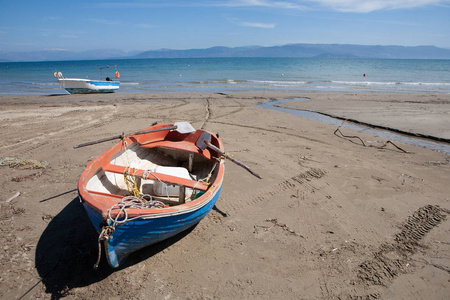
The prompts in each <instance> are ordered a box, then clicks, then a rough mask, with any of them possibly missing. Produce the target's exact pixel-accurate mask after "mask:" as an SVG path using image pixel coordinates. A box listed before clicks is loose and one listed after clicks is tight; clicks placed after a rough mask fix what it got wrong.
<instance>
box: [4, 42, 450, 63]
mask: <svg viewBox="0 0 450 300" xmlns="http://www.w3.org/2000/svg"><path fill="white" fill-rule="evenodd" d="M207 57H299V58H310V57H320V58H385V59H450V49H445V48H438V47H435V46H415V47H406V46H370V45H344V44H289V45H283V46H272V47H261V46H247V47H219V46H217V47H211V48H205V49H187V50H172V49H159V50H150V51H145V52H138V51H132V52H125V51H122V50H117V49H102V50H92V51H84V52H73V51H65V50H44V51H34V52H8V53H7V52H1V51H0V61H58V60H89V59H125V58H128V59H137V58H207Z"/></svg>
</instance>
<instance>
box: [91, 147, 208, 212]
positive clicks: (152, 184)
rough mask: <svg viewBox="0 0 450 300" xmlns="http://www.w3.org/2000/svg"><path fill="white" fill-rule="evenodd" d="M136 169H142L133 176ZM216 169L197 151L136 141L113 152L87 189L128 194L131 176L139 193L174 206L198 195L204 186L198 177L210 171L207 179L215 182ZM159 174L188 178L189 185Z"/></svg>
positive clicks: (201, 177)
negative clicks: (160, 176)
mask: <svg viewBox="0 0 450 300" xmlns="http://www.w3.org/2000/svg"><path fill="white" fill-rule="evenodd" d="M118 170H121V171H118ZM133 170H134V172H135V174H133ZM136 170H139V171H141V172H140V175H137V176H135V175H136V174H137V172H136ZM142 170H144V172H143V175H142ZM215 170H216V161H211V160H209V159H207V158H205V157H203V156H202V155H200V154H197V153H191V152H189V151H184V150H179V149H171V148H166V147H141V145H139V144H138V143H136V142H135V143H132V144H131V145H128V146H127V147H126V148H125V149H123V150H121V151H120V152H118V153H117V154H116V155H114V156H113V158H112V159H111V161H110V166H105V167H103V168H100V169H99V170H98V171H97V172H96V174H95V175H94V176H93V177H92V178H91V179H90V180H89V182H88V184H87V189H88V191H90V192H94V193H96V192H97V193H103V194H111V195H117V196H122V197H124V196H128V195H130V191H129V186H127V180H128V181H129V179H130V177H131V178H133V180H134V181H135V182H136V186H137V187H138V189H139V191H140V193H141V194H146V195H150V196H151V197H152V199H153V200H158V201H161V202H163V203H164V204H166V205H177V204H181V203H185V202H189V201H192V200H193V199H195V198H196V197H198V196H199V195H200V194H201V189H200V186H203V189H204V187H205V184H202V183H201V180H202V179H205V178H207V177H208V175H209V174H210V173H211V172H212V174H211V178H209V181H210V182H212V181H214V179H215V176H216V175H215V173H216V172H214V171H215ZM127 174H128V175H127ZM158 174H165V175H170V176H173V177H176V178H182V179H188V180H189V181H191V183H192V184H191V185H190V186H189V187H188V186H187V185H184V186H183V185H182V184H181V185H180V184H177V182H173V181H171V182H170V183H168V182H167V181H166V182H162V181H161V180H160V179H159V178H158ZM193 181H195V182H196V183H194V182H193ZM188 185H189V184H188ZM197 193H199V194H197ZM119 200H120V199H119V198H118V201H119Z"/></svg>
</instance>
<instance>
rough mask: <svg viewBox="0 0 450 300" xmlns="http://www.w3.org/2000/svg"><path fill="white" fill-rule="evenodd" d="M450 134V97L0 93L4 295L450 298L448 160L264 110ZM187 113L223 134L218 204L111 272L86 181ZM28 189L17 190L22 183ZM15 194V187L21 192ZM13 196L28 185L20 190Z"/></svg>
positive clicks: (0, 277)
mask: <svg viewBox="0 0 450 300" xmlns="http://www.w3.org/2000/svg"><path fill="white" fill-rule="evenodd" d="M305 96H306V97H309V98H310V99H311V100H310V101H307V102H302V103H300V102H295V103H291V104H286V105H289V106H293V107H294V108H297V109H299V108H301V109H308V110H313V111H321V112H324V113H328V114H332V115H337V116H340V117H343V118H351V119H356V120H358V121H361V122H366V123H373V124H377V125H382V126H386V127H391V128H397V129H401V130H404V131H412V132H417V133H423V134H427V135H433V136H437V137H442V138H447V139H448V138H449V134H450V133H449V111H450V96H449V95H398V94H396V95H389V94H382V95H376V94H362V95H345V94H310V95H306V94H296V95H289V94H272V95H271V94H267V93H266V94H231V95H223V94H110V95H54V96H13V95H3V96H0V104H1V105H0V120H1V123H0V126H1V127H0V136H1V145H0V153H1V154H0V159H3V158H5V157H18V158H23V159H28V160H37V161H41V162H47V163H48V166H47V167H46V168H45V169H20V168H12V167H9V166H7V165H6V166H0V172H1V181H0V183H1V190H0V201H1V214H0V237H1V241H2V244H1V246H0V249H1V252H0V264H1V270H0V298H1V299H18V298H20V297H23V299H50V298H52V299H57V298H59V297H67V298H68V299H93V298H95V299H331V298H343V299H370V298H379V299H424V298H428V299H445V298H447V297H448V295H450V234H449V233H450V222H449V220H448V218H449V216H448V215H449V213H450V211H449V209H450V201H449V198H450V185H449V183H450V167H449V163H450V157H449V156H448V155H446V154H443V153H440V152H436V151H432V150H427V149H423V148H419V147H414V146H410V145H405V144H401V143H395V145H397V146H399V147H400V148H401V149H403V150H405V151H407V153H405V152H402V151H400V150H399V149H397V148H396V147H394V146H393V145H392V144H387V145H386V146H385V147H382V146H383V145H384V144H385V142H386V141H385V140H383V139H381V138H376V137H374V136H371V135H368V134H366V133H359V132H353V131H351V130H348V129H347V130H345V133H346V134H347V135H357V136H358V137H360V138H361V139H362V140H363V141H364V140H365V141H367V140H371V141H375V142H377V143H376V144H372V145H378V147H364V146H362V145H361V143H359V142H358V141H355V139H350V140H349V139H346V138H342V137H339V136H337V135H335V134H334V132H335V130H336V126H333V125H328V124H323V123H320V122H317V121H313V120H308V119H304V118H299V117H296V116H294V115H290V114H286V113H282V112H278V111H274V110H268V109H263V108H260V107H257V106H256V104H258V103H262V102H265V101H267V100H269V99H281V98H286V97H305ZM155 121H158V122H174V121H189V122H191V124H192V125H193V126H194V127H196V128H204V129H206V130H210V131H214V132H219V133H220V136H221V137H222V140H223V142H224V145H225V150H226V151H227V152H229V153H231V154H233V155H234V158H236V159H238V160H240V161H242V162H244V163H245V164H246V165H248V166H249V167H250V168H252V169H253V170H254V171H255V172H257V173H259V174H260V175H261V176H262V177H263V179H262V180H259V179H257V178H255V177H253V176H252V175H251V174H250V173H248V172H246V171H245V170H244V169H242V168H240V167H238V166H237V165H235V164H233V163H231V162H230V161H228V162H227V164H226V173H225V181H224V185H223V189H222V194H221V196H220V198H219V201H218V202H217V204H216V207H215V208H214V210H213V211H211V213H210V214H209V215H208V216H207V217H206V218H205V219H203V220H202V221H201V222H200V223H199V224H198V225H197V226H195V227H194V228H192V229H191V230H189V231H188V232H186V233H184V234H182V235H179V236H176V237H174V238H172V239H169V240H167V241H164V242H162V243H160V244H157V245H154V246H151V247H148V248H146V249H143V250H141V251H139V252H137V253H135V254H133V255H132V256H131V257H129V259H128V260H127V263H126V264H125V266H124V267H123V268H121V269H118V270H112V269H110V268H109V267H108V266H107V265H106V264H105V260H102V263H101V265H100V268H99V270H97V271H94V270H93V269H92V266H93V264H94V263H95V261H96V259H97V253H98V249H97V233H96V232H95V230H94V228H93V226H92V225H91V224H90V221H89V220H88V218H87V216H86V214H85V213H84V211H83V208H82V206H81V204H80V203H79V200H78V199H77V194H76V190H75V189H76V185H77V181H78V177H79V175H80V173H81V171H82V170H83V168H84V167H85V166H86V164H87V163H88V161H89V160H90V159H91V158H93V157H95V156H97V155H99V154H100V153H102V152H103V151H105V150H106V149H107V148H109V147H110V146H111V145H112V144H113V142H107V143H103V144H98V145H95V146H90V147H85V148H79V149H73V146H74V145H77V144H80V143H83V142H87V141H91V140H96V139H100V138H103V137H109V136H113V135H117V134H120V133H122V132H125V133H129V132H135V131H136V130H139V129H142V128H144V127H146V126H148V125H149V124H151V123H152V122H155ZM18 193H20V195H18ZM17 195H18V196H17ZM14 196H16V197H15V198H13V197H14Z"/></svg>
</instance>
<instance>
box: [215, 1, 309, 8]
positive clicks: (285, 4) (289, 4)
mask: <svg viewBox="0 0 450 300" xmlns="http://www.w3.org/2000/svg"><path fill="white" fill-rule="evenodd" d="M299 2H304V1H271V0H237V1H236V0H230V1H224V2H222V3H214V4H213V5H216V6H226V7H251V6H260V7H270V8H282V9H300V10H305V9H308V7H306V6H305V5H301V4H300V3H299Z"/></svg>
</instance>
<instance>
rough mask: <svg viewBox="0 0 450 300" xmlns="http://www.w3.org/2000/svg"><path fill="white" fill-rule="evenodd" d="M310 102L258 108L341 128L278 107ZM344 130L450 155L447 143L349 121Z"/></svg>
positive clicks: (273, 102)
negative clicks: (351, 130)
mask: <svg viewBox="0 0 450 300" xmlns="http://www.w3.org/2000/svg"><path fill="white" fill-rule="evenodd" d="M306 100H309V99H307V98H295V99H288V100H271V101H268V102H265V103H262V104H260V105H258V106H260V107H263V108H268V109H274V110H277V111H282V112H285V113H289V114H293V115H296V116H299V117H302V118H308V119H311V120H316V121H320V122H324V123H327V124H331V125H336V126H339V125H341V124H342V120H339V119H335V118H332V117H328V116H325V115H322V114H319V113H315V112H310V111H304V110H296V109H290V108H283V107H278V106H277V105H278V104H281V103H287V102H293V101H306ZM341 127H342V128H348V129H353V130H356V131H359V132H364V133H369V134H372V135H374V136H378V137H382V138H385V139H387V140H391V141H397V142H401V143H404V144H408V145H413V146H419V147H423V148H426V149H431V150H435V151H439V152H442V153H446V154H450V144H449V143H446V142H437V141H433V140H430V139H425V138H420V137H415V136H408V135H405V134H401V133H397V132H393V131H390V130H386V129H380V128H374V127H370V126H366V125H361V124H355V123H351V122H349V121H347V122H345V123H344V124H342V126H341Z"/></svg>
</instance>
